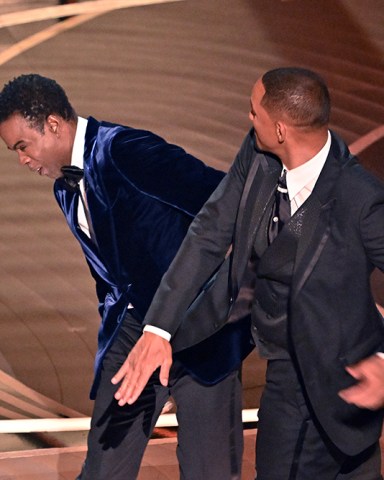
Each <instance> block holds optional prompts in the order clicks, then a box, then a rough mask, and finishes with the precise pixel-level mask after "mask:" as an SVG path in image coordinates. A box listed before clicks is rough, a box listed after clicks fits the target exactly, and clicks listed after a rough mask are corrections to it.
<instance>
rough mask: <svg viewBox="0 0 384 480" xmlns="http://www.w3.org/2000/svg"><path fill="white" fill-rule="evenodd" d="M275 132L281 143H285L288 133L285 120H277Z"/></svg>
mask: <svg viewBox="0 0 384 480" xmlns="http://www.w3.org/2000/svg"><path fill="white" fill-rule="evenodd" d="M275 132H276V137H277V141H278V142H279V143H283V142H284V140H285V137H286V134H287V130H286V128H285V124H284V123H283V122H280V121H279V122H276V123H275Z"/></svg>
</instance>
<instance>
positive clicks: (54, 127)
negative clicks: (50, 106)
mask: <svg viewBox="0 0 384 480" xmlns="http://www.w3.org/2000/svg"><path fill="white" fill-rule="evenodd" d="M47 126H48V130H49V131H50V132H52V133H53V134H55V135H57V136H59V135H60V127H61V121H60V118H59V117H58V116H57V115H53V114H52V115H48V117H47Z"/></svg>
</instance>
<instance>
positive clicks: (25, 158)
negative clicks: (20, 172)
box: [17, 151, 30, 165]
mask: <svg viewBox="0 0 384 480" xmlns="http://www.w3.org/2000/svg"><path fill="white" fill-rule="evenodd" d="M17 154H18V155H19V163H20V165H28V163H29V162H30V158H29V157H28V155H27V154H25V153H24V152H20V151H19V152H17Z"/></svg>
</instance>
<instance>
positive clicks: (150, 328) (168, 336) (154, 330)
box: [143, 325, 171, 342]
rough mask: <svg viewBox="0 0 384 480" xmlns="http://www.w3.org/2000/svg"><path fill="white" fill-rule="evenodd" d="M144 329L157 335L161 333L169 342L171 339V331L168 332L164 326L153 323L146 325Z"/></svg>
mask: <svg viewBox="0 0 384 480" xmlns="http://www.w3.org/2000/svg"><path fill="white" fill-rule="evenodd" d="M143 331H144V332H150V333H154V334H155V335H159V337H162V338H164V340H167V342H169V341H170V340H171V334H170V333H168V332H166V331H165V330H163V329H162V328H159V327H155V326H153V325H145V327H144V330H143Z"/></svg>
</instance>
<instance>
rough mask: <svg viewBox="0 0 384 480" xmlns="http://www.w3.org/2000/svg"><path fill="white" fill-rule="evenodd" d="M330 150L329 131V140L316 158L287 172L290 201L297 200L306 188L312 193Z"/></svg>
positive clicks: (329, 137)
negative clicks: (296, 197) (297, 196)
mask: <svg viewBox="0 0 384 480" xmlns="http://www.w3.org/2000/svg"><path fill="white" fill-rule="evenodd" d="M330 148H331V134H330V132H329V131H328V138H327V141H326V142H325V145H324V147H323V148H322V149H321V150H320V151H319V152H318V153H317V154H316V155H315V156H314V157H312V158H311V159H310V160H308V161H307V162H305V163H303V165H300V166H299V167H296V168H293V169H292V170H287V188H288V194H289V199H290V200H292V199H293V198H295V196H296V195H297V194H298V193H300V191H301V190H302V189H303V188H304V187H307V188H309V190H310V191H312V189H313V187H314V186H315V183H316V181H317V179H318V178H319V175H320V172H321V170H322V169H323V167H324V164H325V161H326V160H327V157H328V153H329V150H330ZM284 168H285V167H284Z"/></svg>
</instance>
